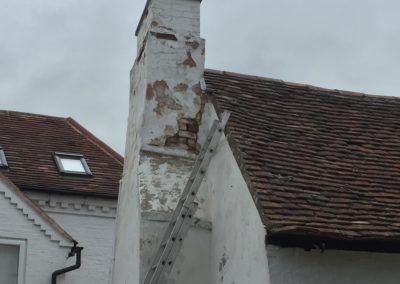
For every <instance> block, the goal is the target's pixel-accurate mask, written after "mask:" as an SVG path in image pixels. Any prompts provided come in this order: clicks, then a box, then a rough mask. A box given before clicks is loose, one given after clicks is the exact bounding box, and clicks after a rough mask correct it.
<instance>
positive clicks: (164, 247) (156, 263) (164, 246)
mask: <svg viewBox="0 0 400 284" xmlns="http://www.w3.org/2000/svg"><path fill="white" fill-rule="evenodd" d="M218 124H219V121H218V120H215V121H214V122H213V124H212V126H211V128H210V131H209V134H208V136H207V139H206V141H205V143H204V145H203V147H202V149H201V151H200V153H199V155H198V157H197V159H196V162H195V164H194V166H193V170H192V172H191V174H190V177H189V180H188V182H187V184H186V186H185V189H184V191H183V192H182V198H181V199H180V200H179V202H178V204H177V207H176V208H175V210H174V213H173V214H172V216H171V219H170V222H169V224H168V227H167V229H166V232H165V234H164V236H163V239H162V241H161V243H160V246H159V249H158V250H157V252H156V255H155V258H154V260H153V263H152V265H151V266H150V270H149V272H148V273H147V275H146V278H145V281H144V283H145V284H147V283H153V282H151V279H153V278H154V275H155V274H158V270H159V268H160V267H161V266H162V259H163V256H165V255H168V254H169V251H170V250H171V243H170V242H169V240H170V238H171V235H172V234H171V233H172V231H173V229H174V228H175V227H177V228H180V226H181V225H182V223H183V220H181V218H179V216H181V215H182V213H181V211H182V209H183V208H184V203H185V201H186V197H187V195H188V192H189V191H190V189H191V187H192V185H193V182H194V181H195V178H196V176H197V175H198V173H199V170H200V168H201V165H202V160H203V158H204V156H205V154H207V149H208V147H209V145H210V143H211V141H212V137H213V136H214V135H215V132H216V131H217V127H218Z"/></svg>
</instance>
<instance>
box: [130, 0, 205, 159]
mask: <svg viewBox="0 0 400 284" xmlns="http://www.w3.org/2000/svg"><path fill="white" fill-rule="evenodd" d="M136 35H137V38H138V48H137V50H138V55H137V59H136V62H135V66H134V68H133V74H132V78H131V79H132V93H131V100H132V101H134V102H137V104H136V103H134V106H133V108H135V109H136V112H140V111H142V112H143V125H142V129H141V142H142V149H143V150H148V151H157V152H160V151H161V152H164V153H174V154H177V155H183V156H184V155H185V154H192V153H196V152H197V151H198V149H199V147H200V143H199V142H200V140H201V137H199V130H200V127H201V122H202V114H203V112H204V107H205V103H206V99H205V98H206V97H205V95H204V91H205V84H204V79H203V75H204V50H205V49H204V40H203V39H202V38H200V1H199V0H153V1H148V2H147V5H146V9H145V11H144V13H143V16H142V18H141V20H140V22H139V26H138V28H137V31H136ZM136 97H137V98H136Z"/></svg>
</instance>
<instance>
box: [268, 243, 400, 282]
mask: <svg viewBox="0 0 400 284" xmlns="http://www.w3.org/2000/svg"><path fill="white" fill-rule="evenodd" d="M268 262H269V268H270V269H269V270H270V276H271V283H272V284H321V283H323V284H337V283H340V284H358V283H360V284H361V283H362V284H398V283H400V268H399V264H400V254H385V253H369V252H351V251H329V250H327V251H324V252H323V253H322V252H321V251H318V250H313V251H304V250H303V249H298V248H284V249H283V248H278V247H275V246H268Z"/></svg>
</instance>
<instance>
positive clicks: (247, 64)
mask: <svg viewBox="0 0 400 284" xmlns="http://www.w3.org/2000/svg"><path fill="white" fill-rule="evenodd" d="M144 5H145V0H113V1H111V0H62V1H57V0H56V1H55V0H13V1H11V0H0V36H1V39H0V109H6V110H17V111H25V112H33V113H41V114H48V115H55V116H63V117H68V116H71V117H73V118H75V119H76V120H77V121H78V122H80V123H81V124H82V125H83V126H85V127H86V128H88V129H89V130H90V131H92V132H93V133H94V134H95V135H97V136H98V137H99V138H100V139H102V140H104V141H105V142H106V143H108V144H110V145H111V146H112V147H113V148H114V149H116V150H117V151H118V152H120V153H123V152H124V142H125V129H126V120H127V115H128V90H129V80H128V78H129V76H128V75H129V70H130V68H131V66H132V63H133V61H134V58H135V55H136V48H135V44H136V39H135V37H134V30H135V28H136V24H137V23H138V20H139V18H140V15H141V13H142V10H143V7H144ZM399 11H400V2H399V1H395V0H375V1H372V0H246V1H243V0H214V1H212V0H204V1H203V3H202V36H203V37H204V38H205V39H206V41H207V51H206V66H207V67H208V68H214V69H221V70H229V71H235V72H241V73H248V74H254V75H261V76H267V77H273V78H279V79H284V80H287V81H294V82H300V83H307V84H313V85H318V86H323V87H328V88H335V89H346V90H353V91H362V92H367V93H373V94H382V95H390V96H397V95H400V80H399V78H400V17H399V15H398V12H399ZM0 123H1V121H0Z"/></svg>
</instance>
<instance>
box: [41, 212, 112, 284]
mask: <svg viewBox="0 0 400 284" xmlns="http://www.w3.org/2000/svg"><path fill="white" fill-rule="evenodd" d="M49 215H50V217H52V218H53V219H54V220H55V221H56V222H57V223H58V224H59V225H60V226H61V227H63V228H64V230H66V231H67V232H68V233H69V234H71V235H72V236H74V238H75V239H76V240H77V241H79V246H82V247H84V249H83V251H82V266H81V267H80V268H79V269H78V270H76V271H74V273H71V275H69V281H70V283H74V284H86V283H96V284H109V283H110V270H111V266H112V263H113V258H114V251H113V247H114V234H115V219H114V218H105V217H99V216H84V215H71V214H68V213H67V214H65V213H49Z"/></svg>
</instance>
